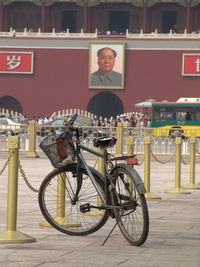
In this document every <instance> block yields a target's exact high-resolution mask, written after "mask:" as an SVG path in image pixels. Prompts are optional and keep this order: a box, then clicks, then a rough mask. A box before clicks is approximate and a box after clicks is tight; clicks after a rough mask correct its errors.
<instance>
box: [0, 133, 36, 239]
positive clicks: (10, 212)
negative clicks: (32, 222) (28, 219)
mask: <svg viewBox="0 0 200 267" xmlns="http://www.w3.org/2000/svg"><path fill="white" fill-rule="evenodd" d="M19 144H20V140H19V137H18V136H10V137H9V139H8V148H9V153H10V154H11V157H10V160H9V166H8V203H7V227H6V231H5V232H2V233H0V243H27V242H35V241H36V239H35V238H34V237H32V236H29V235H27V234H24V233H22V232H19V231H17V230H16V226H17V195H18V194H17V193H18V162H19Z"/></svg>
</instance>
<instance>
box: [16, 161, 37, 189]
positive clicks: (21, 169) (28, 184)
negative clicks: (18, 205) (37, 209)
mask: <svg viewBox="0 0 200 267" xmlns="http://www.w3.org/2000/svg"><path fill="white" fill-rule="evenodd" d="M18 167H19V170H20V173H21V176H22V177H23V179H24V182H25V183H26V185H27V186H28V187H29V188H30V189H31V190H32V191H33V192H37V193H38V192H39V190H38V189H35V188H34V187H33V186H32V185H31V184H30V183H29V181H28V179H27V178H26V175H25V172H24V170H23V168H22V165H21V163H20V160H19V162H18Z"/></svg>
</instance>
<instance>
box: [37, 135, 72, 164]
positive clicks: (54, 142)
mask: <svg viewBox="0 0 200 267" xmlns="http://www.w3.org/2000/svg"><path fill="white" fill-rule="evenodd" d="M39 146H40V148H41V149H42V151H43V152H44V153H45V155H46V156H47V157H48V158H49V160H50V161H51V164H52V165H53V166H54V167H55V168H58V167H61V166H63V165H65V164H66V161H65V162H64V160H65V159H67V158H69V157H70V159H72V158H73V156H74V153H73V150H72V147H71V145H70V144H69V142H68V141H67V139H65V140H63V139H62V140H59V139H58V137H57V136H56V135H55V134H52V135H48V136H46V137H45V138H44V139H43V140H42V142H41V143H40V145H39Z"/></svg>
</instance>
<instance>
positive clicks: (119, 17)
mask: <svg viewBox="0 0 200 267" xmlns="http://www.w3.org/2000/svg"><path fill="white" fill-rule="evenodd" d="M127 29H129V12H128V11H110V12H109V30H110V31H111V32H113V31H116V32H117V33H125V32H126V30H127Z"/></svg>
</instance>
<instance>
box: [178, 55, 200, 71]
mask: <svg viewBox="0 0 200 267" xmlns="http://www.w3.org/2000/svg"><path fill="white" fill-rule="evenodd" d="M182 75H183V76H200V54H192V53H191V54H183V59H182Z"/></svg>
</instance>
